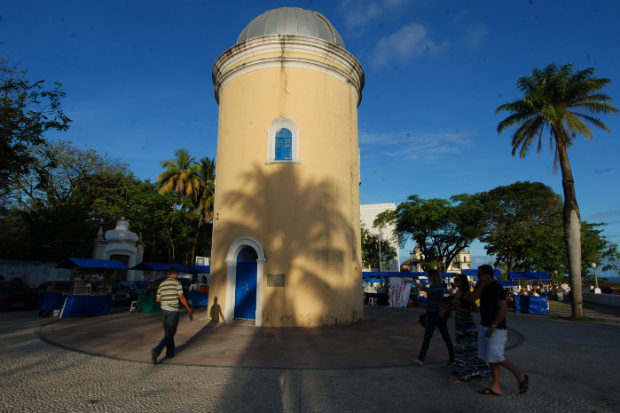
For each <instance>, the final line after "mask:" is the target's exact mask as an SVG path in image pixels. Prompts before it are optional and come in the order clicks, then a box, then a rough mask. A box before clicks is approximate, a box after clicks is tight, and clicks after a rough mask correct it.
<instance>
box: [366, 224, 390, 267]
mask: <svg viewBox="0 0 620 413" xmlns="http://www.w3.org/2000/svg"><path fill="white" fill-rule="evenodd" d="M361 233H362V234H361V235H362V264H364V266H365V267H366V266H368V267H374V268H377V269H381V270H385V269H386V268H388V265H389V262H390V261H392V260H393V259H394V258H395V257H396V249H394V247H392V245H390V243H389V241H388V240H385V239H382V238H380V237H379V234H373V233H372V232H370V230H368V229H366V228H363V227H362V228H361ZM379 244H381V247H379ZM379 251H380V252H379ZM386 264H388V265H386Z"/></svg>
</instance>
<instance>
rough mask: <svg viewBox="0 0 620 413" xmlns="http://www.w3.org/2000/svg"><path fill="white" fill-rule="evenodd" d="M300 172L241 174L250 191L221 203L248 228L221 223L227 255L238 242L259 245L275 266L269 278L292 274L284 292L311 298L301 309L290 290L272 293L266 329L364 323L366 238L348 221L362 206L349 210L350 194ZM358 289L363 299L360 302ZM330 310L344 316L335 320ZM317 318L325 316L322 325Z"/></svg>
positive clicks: (291, 168) (274, 169)
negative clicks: (253, 241)
mask: <svg viewBox="0 0 620 413" xmlns="http://www.w3.org/2000/svg"><path fill="white" fill-rule="evenodd" d="M296 168H298V165H295V164H277V165H272V166H270V167H269V172H267V173H265V172H263V170H262V168H261V167H260V166H258V165H257V166H254V167H253V168H252V169H251V170H249V171H248V172H245V173H243V174H241V175H240V176H239V177H238V179H239V180H241V181H242V182H244V183H245V185H244V189H243V190H239V191H235V192H228V193H224V194H222V195H220V196H222V202H221V205H223V207H221V208H223V209H224V211H226V209H232V210H234V211H236V214H237V216H243V217H244V220H243V222H230V221H226V220H222V222H219V223H217V224H216V225H217V226H216V228H217V229H216V231H218V232H219V234H216V236H217V237H218V240H217V242H220V243H221V245H222V247H221V248H226V247H225V246H228V245H230V244H231V243H232V242H233V241H234V239H235V238H236V237H238V236H239V234H243V235H244V236H249V237H252V238H254V239H256V240H257V241H258V242H260V243H261V245H262V246H263V248H264V251H265V254H266V256H267V259H268V261H267V263H266V264H265V273H266V274H267V273H277V274H285V284H286V287H284V288H294V289H295V290H297V291H298V290H299V289H302V290H303V292H304V293H303V294H304V297H306V298H303V299H301V301H302V302H295V300H293V299H292V298H291V291H290V290H289V291H286V290H285V291H282V290H281V288H282V287H270V286H266V287H265V288H266V289H265V294H264V301H263V322H264V323H266V324H271V325H285V326H286V325H290V326H292V325H325V324H342V323H344V324H347V323H350V322H351V321H352V320H353V321H357V320H360V319H362V317H363V314H362V291H361V272H360V268H359V266H360V263H359V262H358V258H357V257H359V256H360V253H359V248H360V246H359V233H358V232H359V231H357V229H356V228H353V227H352V225H351V224H350V222H351V218H350V215H349V214H355V211H354V210H353V208H355V207H356V208H358V209H359V205H355V206H348V205H347V204H351V202H350V201H347V199H350V197H351V194H343V193H342V190H340V191H341V192H339V186H338V185H337V183H336V182H335V181H332V180H329V179H321V180H317V179H312V178H305V177H304V178H302V177H301V176H300V175H301V174H300V173H299V172H298V170H296ZM342 187H343V186H342V185H341V186H340V188H342ZM265 194H269V196H266V195H265ZM347 208H349V209H350V210H347ZM266 211H268V213H266ZM219 212H221V211H216V218H215V219H216V220H218V219H219V217H218V213H219ZM223 214H225V212H224V213H223ZM358 214H359V211H357V214H355V216H359V215H358ZM325 274H329V275H330V276H326V275H325ZM353 285H356V286H357V288H358V289H357V290H356V291H359V293H356V294H355V295H354V297H352V294H351V290H352V288H355V287H353ZM296 297H297V300H299V295H298V294H296ZM227 305H228V303H227ZM310 307H312V308H310ZM331 307H339V308H341V310H340V311H339V312H331V311H330V308H331ZM314 314H320V316H319V318H318V319H316V316H315V315H314ZM345 314H346V315H345ZM274 318H278V319H277V320H276V319H274Z"/></svg>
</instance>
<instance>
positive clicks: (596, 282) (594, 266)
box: [590, 262, 601, 294]
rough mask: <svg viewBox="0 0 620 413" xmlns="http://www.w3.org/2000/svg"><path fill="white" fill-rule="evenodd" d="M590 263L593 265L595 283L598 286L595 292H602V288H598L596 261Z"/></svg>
mask: <svg viewBox="0 0 620 413" xmlns="http://www.w3.org/2000/svg"><path fill="white" fill-rule="evenodd" d="M590 265H592V269H593V270H594V284H595V285H596V287H595V288H594V294H600V293H601V289H600V288H598V278H596V263H595V262H593V263H592V264H590Z"/></svg>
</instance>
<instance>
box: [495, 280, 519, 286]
mask: <svg viewBox="0 0 620 413" xmlns="http://www.w3.org/2000/svg"><path fill="white" fill-rule="evenodd" d="M497 282H498V284H499V285H501V286H502V287H516V286H517V285H519V284H518V283H517V282H516V281H506V280H497Z"/></svg>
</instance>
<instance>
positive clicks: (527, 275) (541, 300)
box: [508, 272, 551, 314]
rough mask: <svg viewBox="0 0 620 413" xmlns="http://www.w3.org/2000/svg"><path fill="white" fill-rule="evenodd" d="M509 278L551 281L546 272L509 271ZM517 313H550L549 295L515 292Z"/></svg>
mask: <svg viewBox="0 0 620 413" xmlns="http://www.w3.org/2000/svg"><path fill="white" fill-rule="evenodd" d="M508 278H510V279H511V280H517V281H522V280H523V281H545V282H547V281H551V277H550V276H549V274H548V273H546V272H509V273H508ZM513 298H514V306H515V313H528V314H549V302H548V297H546V296H541V297H536V296H533V295H518V294H514V296H513Z"/></svg>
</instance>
